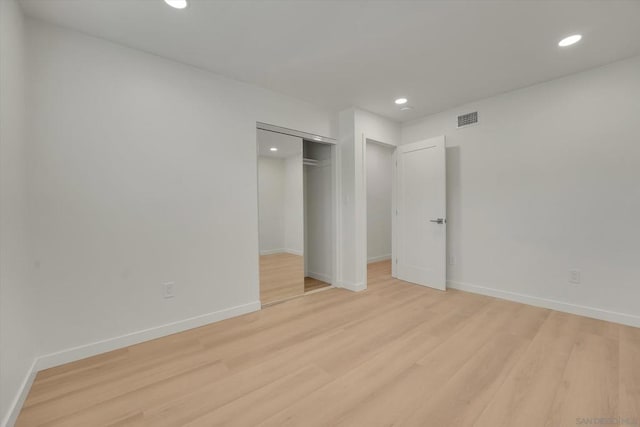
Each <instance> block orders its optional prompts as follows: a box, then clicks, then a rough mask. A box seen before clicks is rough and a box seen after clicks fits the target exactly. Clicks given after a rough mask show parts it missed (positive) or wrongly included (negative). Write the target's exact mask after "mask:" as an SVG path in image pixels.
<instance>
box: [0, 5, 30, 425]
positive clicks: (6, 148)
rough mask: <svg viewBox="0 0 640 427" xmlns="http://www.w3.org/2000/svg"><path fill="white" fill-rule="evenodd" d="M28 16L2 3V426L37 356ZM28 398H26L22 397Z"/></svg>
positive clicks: (0, 365)
mask: <svg viewBox="0 0 640 427" xmlns="http://www.w3.org/2000/svg"><path fill="white" fill-rule="evenodd" d="M24 56H25V48H24V28H23V17H22V13H21V11H20V9H19V7H18V4H17V3H16V2H15V1H14V0H2V1H0V94H1V96H0V236H1V239H0V349H1V350H0V373H1V375H0V376H1V381H0V425H2V426H4V425H8V424H10V423H11V422H12V420H10V419H9V417H10V415H11V414H10V412H11V411H12V409H13V408H14V406H16V405H17V406H18V407H19V406H20V404H21V403H20V402H19V398H20V397H21V396H20V391H21V389H22V388H23V387H24V385H25V384H26V383H28V380H29V373H30V370H31V366H32V364H33V363H34V360H35V357H36V354H37V337H36V334H35V329H34V328H35V325H34V322H33V318H34V316H35V313H36V308H35V293H34V290H33V287H32V283H31V281H30V280H29V271H28V266H29V259H30V258H29V239H28V225H27V223H26V217H27V216H26V208H27V188H26V172H25V168H26V163H25V161H26V159H25V157H26V150H27V147H26V142H27V136H28V135H27V133H26V111H25V104H24V96H25V89H26V85H25V74H26V67H25V62H24V61H25V58H24ZM22 397H24V396H22Z"/></svg>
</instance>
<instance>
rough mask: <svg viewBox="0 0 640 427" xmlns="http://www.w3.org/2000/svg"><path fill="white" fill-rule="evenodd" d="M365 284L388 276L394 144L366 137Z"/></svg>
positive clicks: (389, 272) (389, 271)
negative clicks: (390, 144)
mask: <svg viewBox="0 0 640 427" xmlns="http://www.w3.org/2000/svg"><path fill="white" fill-rule="evenodd" d="M366 144H367V146H366V151H365V152H366V189H367V283H369V284H371V283H370V281H371V280H375V278H380V277H390V276H391V253H392V218H393V216H392V214H393V212H392V211H393V202H392V185H393V170H394V169H393V162H394V160H393V153H394V149H395V147H392V146H389V145H386V144H383V143H379V142H377V141H373V140H371V139H367V140H366Z"/></svg>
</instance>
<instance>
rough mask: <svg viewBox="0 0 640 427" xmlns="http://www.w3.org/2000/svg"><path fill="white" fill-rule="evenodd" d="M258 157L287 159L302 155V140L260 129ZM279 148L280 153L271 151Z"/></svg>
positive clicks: (258, 131)
mask: <svg viewBox="0 0 640 427" xmlns="http://www.w3.org/2000/svg"><path fill="white" fill-rule="evenodd" d="M257 133H258V136H257V140H258V156H263V157H276V158H280V159H285V158H287V157H290V156H295V155H298V154H302V138H298V137H297V136H290V135H284V134H282V133H276V132H270V131H267V130H262V129H258V130H257ZM271 148H277V149H278V151H271Z"/></svg>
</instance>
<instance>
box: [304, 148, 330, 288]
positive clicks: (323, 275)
mask: <svg viewBox="0 0 640 427" xmlns="http://www.w3.org/2000/svg"><path fill="white" fill-rule="evenodd" d="M303 158H304V163H303V164H304V222H305V224H304V226H305V232H304V235H305V239H304V245H305V248H304V254H305V257H304V262H305V265H304V271H305V277H312V278H314V279H317V280H320V281H323V282H326V283H328V284H331V283H332V281H333V280H332V276H333V256H332V254H333V197H332V183H333V181H332V167H331V145H327V144H322V143H315V142H311V141H304V148H303Z"/></svg>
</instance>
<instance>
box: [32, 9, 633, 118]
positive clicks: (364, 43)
mask: <svg viewBox="0 0 640 427" xmlns="http://www.w3.org/2000/svg"><path fill="white" fill-rule="evenodd" d="M21 4H22V5H23V8H24V9H25V11H26V13H27V14H28V15H30V16H32V17H36V18H39V19H42V20H46V21H50V22H53V23H56V24H59V25H63V26H66V27H70V28H74V29H77V30H80V31H82V32H85V33H89V34H92V35H95V36H99V37H103V38H105V39H109V40H113V41H115V42H118V43H121V44H124V45H128V46H131V47H134V48H137V49H141V50H144V51H147V52H152V53H155V54H158V55H162V56H165V57H167V58H172V59H175V60H177V61H181V62H184V63H187V64H191V65H195V66H198V67H201V68H205V69H208V70H211V71H214V72H216V73H219V74H222V75H224V76H227V77H230V78H233V79H237V80H242V81H245V82H249V83H253V84H256V85H259V86H262V87H266V88H269V89H272V90H274V91H277V92H281V93H285V94H288V95H290V96H293V97H296V98H300V99H304V100H307V101H309V102H311V103H314V104H318V105H322V106H325V107H327V108H330V109H334V110H340V109H342V108H346V107H349V106H358V107H361V108H364V109H366V110H369V111H372V112H375V113H378V114H381V115H384V116H387V117H389V118H392V119H395V120H398V121H405V120H410V119H413V118H416V117H419V116H423V115H425V114H430V113H434V112H438V111H441V110H445V109H447V108H450V107H453V106H456V105H459V104H462V103H465V102H469V101H473V100H476V99H481V98H485V97H488V96H492V95H495V94H498V93H501V92H505V91H509V90H512V89H516V88H521V87H525V86H528V85H532V84H535V83H538V82H542V81H546V80H550V79H553V78H556V77H560V76H563V75H566V74H570V73H574V72H578V71H581V70H585V69H588V68H592V67H595V66H598V65H602V64H605V63H608V62H612V61H615V60H618V59H622V58H626V57H629V56H633V55H637V54H640V1H634V0H631V1H616V0H605V1H376V2H369V1H263V0H260V1H210V0H190V5H189V7H188V8H187V9H184V10H175V9H172V8H170V7H168V6H167V5H166V4H165V3H164V1H163V0H119V1H105V0H82V1H78V0H46V1H45V0H22V1H21ZM573 33H581V34H582V35H583V36H584V39H583V41H582V42H580V43H579V44H578V45H575V46H573V47H570V48H565V49H561V48H559V47H558V46H557V42H558V41H559V40H560V39H561V38H562V37H564V36H566V35H570V34H573ZM399 96H406V97H408V98H409V104H410V105H411V106H412V107H414V109H413V110H412V111H409V112H401V111H400V110H399V108H398V107H397V106H395V105H394V103H393V100H394V99H395V98H397V97H399Z"/></svg>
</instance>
